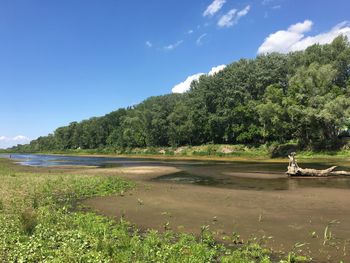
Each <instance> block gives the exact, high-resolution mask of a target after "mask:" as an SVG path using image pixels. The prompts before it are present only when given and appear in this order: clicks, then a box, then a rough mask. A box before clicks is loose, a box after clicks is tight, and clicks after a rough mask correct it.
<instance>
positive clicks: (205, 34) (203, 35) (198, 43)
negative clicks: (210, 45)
mask: <svg viewBox="0 0 350 263" xmlns="http://www.w3.org/2000/svg"><path fill="white" fill-rule="evenodd" d="M207 35H208V34H207V33H204V34H202V35H200V36H199V37H198V38H197V40H196V44H197V45H198V46H201V45H202V44H203V38H205V37H206V36H207Z"/></svg>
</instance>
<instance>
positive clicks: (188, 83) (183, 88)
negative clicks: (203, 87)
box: [171, 65, 226, 93]
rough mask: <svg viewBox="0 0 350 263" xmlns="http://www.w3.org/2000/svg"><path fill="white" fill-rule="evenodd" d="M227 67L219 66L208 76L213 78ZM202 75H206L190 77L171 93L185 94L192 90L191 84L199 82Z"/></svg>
mask: <svg viewBox="0 0 350 263" xmlns="http://www.w3.org/2000/svg"><path fill="white" fill-rule="evenodd" d="M225 67H226V65H219V66H216V67H212V68H211V70H210V71H209V72H208V75H209V76H213V75H215V74H216V73H218V72H219V71H221V70H223V69H224V68H225ZM202 75H205V73H197V74H194V75H191V76H188V77H187V78H186V79H185V80H184V81H183V82H181V83H179V84H177V85H175V86H174V87H173V88H172V90H171V91H172V92H173V93H184V92H186V91H188V90H189V89H190V88H191V83H192V82H193V81H195V80H198V79H199V78H200V76H202Z"/></svg>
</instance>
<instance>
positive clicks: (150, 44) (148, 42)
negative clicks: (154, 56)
mask: <svg viewBox="0 0 350 263" xmlns="http://www.w3.org/2000/svg"><path fill="white" fill-rule="evenodd" d="M145 45H146V46H147V47H149V48H151V47H153V44H152V42H151V41H146V43H145Z"/></svg>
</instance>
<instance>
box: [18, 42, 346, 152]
mask: <svg viewBox="0 0 350 263" xmlns="http://www.w3.org/2000/svg"><path fill="white" fill-rule="evenodd" d="M349 76H350V44H349V42H348V40H347V38H346V37H342V36H340V37H337V38H336V39H334V40H333V42H332V43H331V44H326V45H313V46H310V47H308V48H307V49H306V50H305V51H297V52H292V53H289V54H278V53H271V54H267V55H261V56H258V57H256V58H255V59H241V60H239V61H237V62H234V63H232V64H230V65H228V66H227V67H226V68H225V69H224V70H222V71H220V72H218V73H217V74H215V75H213V76H209V75H203V76H201V77H200V79H199V80H198V81H194V82H193V83H192V84H191V89H190V90H189V91H188V92H186V93H184V94H169V95H164V96H158V97H150V98H148V99H146V100H145V101H143V102H142V103H140V104H138V105H135V106H132V107H128V108H126V109H119V110H116V111H113V112H111V113H109V114H107V115H105V116H102V117H95V118H91V119H89V120H84V121H81V122H72V123H70V124H69V125H68V126H64V127H60V128H58V129H56V130H55V132H54V133H53V134H49V135H48V136H43V137H39V138H37V139H36V140H33V141H31V142H30V144H27V145H19V146H17V147H14V148H13V149H11V151H17V152H49V151H69V150H76V149H81V150H92V149H93V150H94V151H97V152H114V153H115V152H116V151H117V152H123V151H126V152H127V151H129V150H128V149H134V148H146V147H147V148H149V149H150V148H153V147H170V146H171V147H179V146H184V145H192V146H198V145H204V144H243V145H245V146H249V147H252V146H254V147H255V148H258V149H259V147H261V146H264V145H265V146H271V145H272V146H273V145H281V144H293V145H295V146H296V147H298V148H299V149H301V150H313V151H330V150H333V151H334V150H339V149H341V148H342V147H343V149H344V150H347V149H349V147H350V146H349V144H346V140H345V138H346V137H348V136H349V127H350V78H349Z"/></svg>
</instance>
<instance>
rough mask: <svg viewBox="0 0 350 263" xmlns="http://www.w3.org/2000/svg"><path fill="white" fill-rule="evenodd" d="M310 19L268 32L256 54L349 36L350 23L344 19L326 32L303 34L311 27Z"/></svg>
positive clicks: (303, 46)
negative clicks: (310, 34) (284, 28)
mask: <svg viewBox="0 0 350 263" xmlns="http://www.w3.org/2000/svg"><path fill="white" fill-rule="evenodd" d="M312 25H313V23H312V21H310V20H305V21H304V22H303V23H297V24H294V25H291V26H290V27H289V28H288V29H287V30H280V31H277V32H275V33H272V34H270V35H269V36H268V37H267V38H266V39H265V41H264V42H263V43H262V44H261V46H260V47H259V49H258V54H264V53H271V52H280V53H288V52H291V51H298V50H304V49H306V48H307V47H309V46H311V45H314V44H328V43H330V42H332V41H333V39H334V38H336V37H337V36H339V35H345V36H347V37H348V38H350V23H349V22H347V21H344V22H342V23H340V24H337V25H336V26H335V27H333V28H332V29H331V30H329V31H328V32H324V33H321V34H318V35H314V36H307V37H305V36H304V33H306V32H308V31H310V30H311V28H312Z"/></svg>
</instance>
